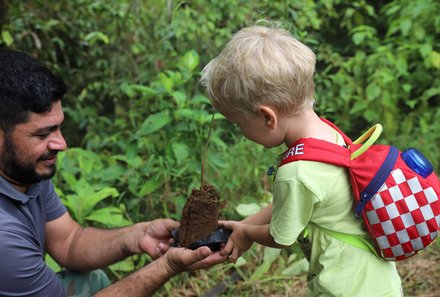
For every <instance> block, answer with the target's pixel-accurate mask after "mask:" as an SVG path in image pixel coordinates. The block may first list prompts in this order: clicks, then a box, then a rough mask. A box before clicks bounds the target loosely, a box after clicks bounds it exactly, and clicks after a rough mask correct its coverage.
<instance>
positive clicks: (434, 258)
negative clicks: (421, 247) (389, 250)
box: [397, 239, 440, 297]
mask: <svg viewBox="0 0 440 297" xmlns="http://www.w3.org/2000/svg"><path fill="white" fill-rule="evenodd" d="M437 240H438V239H437ZM439 264H440V245H439V244H437V242H435V243H434V246H432V247H429V248H428V249H426V251H424V252H423V253H422V254H419V255H416V256H414V257H412V258H410V259H408V260H405V261H401V262H398V263H397V268H398V270H399V274H400V276H401V278H402V285H403V291H404V294H405V297H440V265H439Z"/></svg>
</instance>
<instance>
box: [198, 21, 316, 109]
mask: <svg viewBox="0 0 440 297" xmlns="http://www.w3.org/2000/svg"><path fill="white" fill-rule="evenodd" d="M314 72H315V55H314V53H313V52H312V50H310V49H309V48H308V47H307V46H305V45H304V44H302V43H301V42H299V41H298V40H296V39H295V38H294V37H293V36H292V35H291V34H290V33H289V32H288V31H286V30H284V29H280V28H269V27H264V26H252V27H247V28H244V29H242V30H240V31H239V32H238V33H236V34H235V35H234V36H233V38H232V39H231V40H230V41H229V43H228V44H227V45H226V47H225V48H224V49H223V51H222V52H221V53H220V54H219V55H218V56H217V57H216V58H215V59H213V60H212V61H211V62H210V63H209V64H208V65H206V67H205V68H204V69H203V75H202V79H201V82H202V84H203V85H204V86H205V87H206V90H207V94H208V96H209V97H210V99H211V101H212V102H213V104H214V106H215V107H216V108H220V109H222V110H228V111H229V112H240V113H241V112H246V113H256V112H257V109H258V106H260V105H268V106H271V107H272V108H274V109H275V110H276V111H277V112H278V113H279V114H289V115H292V114H296V113H300V112H301V111H303V110H304V109H305V108H310V107H312V106H313V102H314V98H313V96H314V83H313V74H314Z"/></svg>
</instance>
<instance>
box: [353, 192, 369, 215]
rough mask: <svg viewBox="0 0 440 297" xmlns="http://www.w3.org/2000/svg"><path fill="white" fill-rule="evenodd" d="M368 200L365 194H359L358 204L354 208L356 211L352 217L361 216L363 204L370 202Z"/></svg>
mask: <svg viewBox="0 0 440 297" xmlns="http://www.w3.org/2000/svg"><path fill="white" fill-rule="evenodd" d="M368 198H369V197H368V194H367V193H362V194H361V197H360V199H359V202H358V204H357V206H356V211H355V212H354V215H355V216H356V217H360V216H361V215H362V211H364V207H365V204H366V203H367V202H368V201H369V200H370V199H368Z"/></svg>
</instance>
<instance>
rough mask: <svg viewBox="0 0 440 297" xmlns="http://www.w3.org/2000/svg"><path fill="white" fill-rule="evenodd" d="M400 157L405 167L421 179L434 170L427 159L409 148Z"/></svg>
mask: <svg viewBox="0 0 440 297" xmlns="http://www.w3.org/2000/svg"><path fill="white" fill-rule="evenodd" d="M401 156H402V159H403V160H404V161H405V163H406V165H408V167H409V168H411V169H412V170H414V172H415V173H417V174H418V175H420V176H422V177H427V176H428V175H430V174H431V173H432V171H433V170H434V167H433V166H432V164H431V163H430V162H429V161H428V159H426V157H425V156H424V155H423V154H422V153H421V152H420V151H418V150H417V149H415V148H409V149H407V150H405V151H403V152H402V155H401Z"/></svg>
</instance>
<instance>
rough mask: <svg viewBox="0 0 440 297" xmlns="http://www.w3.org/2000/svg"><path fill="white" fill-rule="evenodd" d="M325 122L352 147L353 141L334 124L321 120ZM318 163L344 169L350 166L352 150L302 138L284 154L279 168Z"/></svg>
mask: <svg viewBox="0 0 440 297" xmlns="http://www.w3.org/2000/svg"><path fill="white" fill-rule="evenodd" d="M321 120H322V121H323V122H325V123H326V124H328V125H329V126H331V127H332V128H333V129H335V130H336V131H338V132H339V133H340V134H341V135H342V137H343V139H344V141H345V143H346V144H348V145H350V146H351V145H352V141H351V139H350V138H348V137H347V136H346V135H345V134H344V133H343V132H342V131H341V130H339V128H338V127H336V126H335V125H334V124H333V123H331V122H329V121H327V120H325V119H321ZM299 160H307V161H318V162H324V163H329V164H334V165H338V166H343V167H349V166H350V150H349V149H348V148H346V147H343V146H340V145H337V144H335V143H331V142H328V141H325V140H320V139H316V138H301V139H299V140H298V141H296V142H295V143H294V144H293V145H292V146H291V147H290V148H289V149H288V150H286V151H285V152H284V156H283V159H282V160H281V162H280V165H279V166H283V165H284V164H287V163H290V162H294V161H299Z"/></svg>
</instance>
